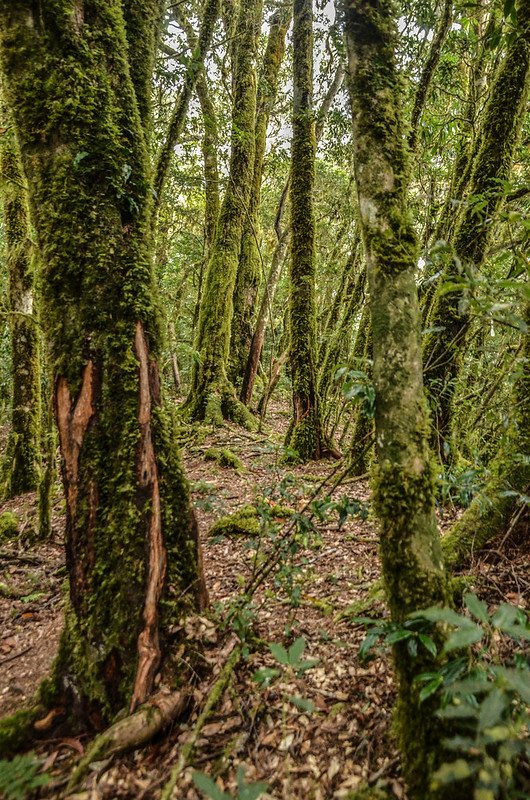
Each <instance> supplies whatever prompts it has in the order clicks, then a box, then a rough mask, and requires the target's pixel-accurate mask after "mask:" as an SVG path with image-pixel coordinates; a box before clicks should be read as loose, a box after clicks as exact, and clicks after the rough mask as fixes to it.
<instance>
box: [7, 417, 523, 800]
mask: <svg viewBox="0 0 530 800" xmlns="http://www.w3.org/2000/svg"><path fill="white" fill-rule="evenodd" d="M287 423H288V411H287V410H286V409H284V408H282V407H281V406H276V407H275V408H273V409H272V411H271V415H270V418H269V420H268V424H269V426H270V429H272V431H273V433H271V432H270V431H268V432H267V433H264V434H248V433H246V432H242V431H241V429H239V428H236V427H233V426H227V427H226V428H224V429H222V430H219V431H216V432H215V433H212V434H210V435H209V436H207V437H206V438H205V439H204V440H203V441H201V442H200V443H198V442H197V441H195V443H192V444H191V445H189V446H188V447H187V449H185V450H184V452H183V457H184V461H185V467H186V472H187V475H188V477H189V479H190V481H191V485H192V492H193V498H194V503H195V507H196V510H197V514H198V517H199V522H200V530H201V539H202V543H203V548H204V558H205V570H206V578H207V583H208V588H209V592H210V599H211V603H212V611H211V612H208V613H206V614H204V615H203V616H202V617H197V618H194V619H190V620H187V621H184V622H183V624H184V625H185V628H186V633H187V636H188V638H189V639H196V640H197V644H198V646H200V648H201V649H202V651H203V658H204V659H205V661H206V662H207V663H208V664H209V665H211V670H210V671H211V677H210V682H209V683H208V682H206V683H205V682H204V681H199V680H198V681H197V685H196V687H195V689H194V701H195V702H194V704H193V707H192V708H191V709H189V710H188V713H187V715H186V718H185V720H184V721H179V722H177V723H175V725H174V726H173V728H172V729H171V730H170V731H169V732H166V733H165V734H164V735H161V736H159V737H158V738H157V739H156V740H154V741H153V742H152V743H150V744H149V745H148V746H146V747H144V748H143V749H141V750H138V751H136V752H132V753H128V754H125V755H123V756H121V757H119V758H115V759H110V760H105V761H101V762H96V763H95V764H94V765H92V766H93V769H92V770H91V772H90V774H89V777H88V778H87V780H86V781H85V783H84V785H83V787H82V788H81V789H80V790H78V792H77V794H75V795H71V797H72V798H73V797H76V798H79V799H80V798H87V800H88V798H91V799H94V800H95V799H96V798H98V799H99V798H101V799H102V798H108V799H109V800H111V798H140V799H141V798H146V799H148V798H149V799H152V800H156V798H158V797H160V793H161V790H162V787H163V786H164V784H165V782H166V781H167V779H168V777H169V772H170V770H171V767H172V765H173V764H174V763H175V761H176V760H177V758H178V754H179V752H180V750H181V747H182V744H183V743H184V742H185V741H186V739H187V738H188V737H189V735H190V730H191V729H192V728H193V725H194V722H195V720H196V718H197V715H198V714H199V713H200V711H201V708H202V706H203V705H204V700H205V697H206V696H207V695H208V691H209V687H210V686H211V683H212V682H213V681H214V680H215V677H216V675H217V674H218V672H219V669H220V666H221V665H222V663H223V662H224V661H225V660H226V657H227V653H228V652H229V651H230V649H231V648H232V647H233V646H234V642H235V636H234V634H233V632H230V630H228V631H227V630H223V624H222V623H223V620H226V617H227V614H228V613H230V608H231V602H233V600H234V598H236V597H237V596H238V593H239V592H240V591H241V586H242V585H243V584H244V583H245V581H246V580H247V579H248V577H249V576H250V574H251V571H252V568H253V565H254V564H255V561H256V542H255V540H254V539H253V538H252V537H248V536H241V535H240V536H231V537H229V538H213V539H212V538H211V537H209V536H208V532H209V530H210V528H211V526H212V524H213V523H214V522H215V520H216V519H218V518H219V517H220V516H222V515H223V514H226V513H232V512H234V511H236V510H237V509H239V508H241V507H242V506H244V505H247V504H252V503H254V502H255V501H257V500H258V499H259V498H263V497H264V496H265V497H266V498H268V500H269V502H270V503H271V504H273V503H279V504H281V505H287V506H289V507H291V508H293V509H294V510H300V509H302V508H303V507H304V505H305V504H306V503H307V502H308V501H309V500H310V499H311V497H312V495H313V493H314V492H315V489H316V487H318V485H319V483H320V482H321V481H322V480H323V479H324V478H325V477H326V475H329V474H330V473H332V472H333V471H334V470H337V465H336V463H334V462H319V463H313V464H309V465H303V466H296V467H289V466H286V465H285V464H283V463H281V454H282V447H281V442H282V437H283V434H284V432H285V429H286V427H287ZM212 446H216V447H228V448H230V450H231V451H232V452H234V453H235V454H237V455H238V456H239V458H240V459H241V460H242V462H243V464H244V470H240V471H235V470H234V469H231V468H224V467H221V466H219V465H217V464H216V463H215V462H212V461H209V460H206V459H205V457H204V455H205V452H206V450H207V449H208V448H209V447H212ZM331 482H332V481H331ZM322 494H323V495H325V494H326V489H324V491H323V493H322ZM321 496H322V495H321ZM341 497H348V498H349V500H350V501H352V500H353V499H354V498H355V499H356V500H357V501H358V503H359V506H360V507H361V508H362V507H363V505H364V504H368V503H369V491H368V486H367V484H366V482H364V481H356V482H346V483H343V484H342V485H341V486H340V487H339V488H338V489H337V490H336V492H335V494H334V496H333V499H335V500H339V499H340V498H341ZM4 510H12V511H14V512H15V513H17V515H18V516H19V519H20V520H21V526H20V536H19V539H18V541H17V542H10V543H4V544H3V545H1V546H0V588H1V589H2V591H0V716H3V715H5V714H7V713H9V712H12V711H14V710H16V709H18V708H20V707H22V706H23V705H24V703H25V701H26V700H28V699H29V698H30V697H31V695H32V693H33V691H34V690H35V689H36V688H37V686H38V685H39V682H40V680H41V679H42V678H43V677H45V675H46V673H47V671H48V670H49V668H50V665H51V663H52V660H53V657H54V653H55V651H56V647H57V642H58V637H59V634H60V630H61V625H62V610H61V609H62V598H63V594H64V579H65V570H64V566H63V550H62V543H61V539H62V525H63V517H62V513H63V501H62V499H61V497H60V494H58V496H57V497H56V499H55V502H54V517H53V534H52V537H51V539H50V540H49V541H47V542H46V543H44V544H42V543H32V531H33V529H34V528H35V497H34V496H33V495H26V496H23V497H20V498H17V499H15V500H13V501H10V502H9V503H6V504H4V505H3V506H1V507H0V511H4ZM453 517H454V513H453V512H450V513H447V512H446V514H445V515H444V516H443V517H442V519H441V524H442V527H444V525H446V524H449V522H450V521H451V519H452V518H453ZM313 522H314V528H313V529H312V530H308V532H307V536H306V537H305V539H304V540H299V542H298V548H297V549H296V552H294V553H293V556H292V559H290V560H288V561H286V562H285V564H284V566H283V569H281V570H280V571H279V572H278V573H276V574H275V575H274V576H273V577H271V578H269V579H268V580H267V581H266V582H265V583H264V584H263V585H262V586H261V587H260V589H259V590H258V592H257V593H256V595H255V598H254V603H253V609H252V613H253V620H252V630H253V635H254V636H255V637H257V639H258V642H257V644H256V640H255V639H254V643H253V645H252V648H251V654H250V655H249V657H248V658H246V659H243V660H242V661H241V662H240V664H239V666H238V667H237V669H236V671H235V673H234V676H233V679H232V681H231V683H230V685H229V688H228V689H227V690H226V691H225V693H224V695H223V697H222V699H221V702H220V703H219V704H218V705H217V706H216V708H215V710H214V712H213V713H212V715H211V717H210V718H209V719H208V720H207V723H206V725H205V726H204V727H203V728H202V731H201V734H200V738H199V740H198V742H197V747H196V750H195V754H194V758H193V765H194V767H195V768H196V769H199V770H204V771H206V772H208V773H210V774H213V775H214V776H216V777H217V781H218V786H219V787H220V788H221V789H222V790H224V791H226V792H227V793H229V794H230V793H232V792H234V790H235V786H236V772H237V769H238V767H239V766H241V765H243V766H244V767H245V770H246V781H248V782H254V781H265V782H266V783H267V784H268V787H269V788H268V794H267V795H265V797H267V798H271V799H274V800H295V799H297V798H299V799H300V800H302V798H303V800H328V799H329V800H331V799H332V798H346V797H348V795H349V794H350V793H351V792H352V790H355V789H358V788H359V787H360V786H363V785H366V784H367V785H369V786H370V787H372V788H373V789H374V790H375V789H376V788H381V789H384V790H385V792H386V796H387V797H394V798H406V793H405V789H404V785H403V783H402V780H401V777H400V764H399V757H398V754H397V751H396V748H395V744H394V741H393V738H392V725H391V721H392V705H393V700H394V695H393V676H392V670H391V665H390V663H389V659H388V656H387V655H386V654H378V655H377V656H376V657H375V658H374V659H373V660H372V661H370V662H369V663H367V664H365V663H361V661H360V660H359V657H358V651H359V646H360V643H361V641H362V639H363V638H364V635H365V632H364V629H363V628H362V626H360V625H358V624H355V623H354V622H353V621H352V620H353V618H354V617H355V616H356V613H355V610H354V609H352V606H354V605H355V604H357V603H362V602H363V601H364V602H366V598H367V593H368V590H369V589H370V588H371V587H372V586H373V584H374V582H376V581H377V580H378V578H379V561H378V554H377V534H376V530H375V527H374V524H373V521H372V520H371V519H370V516H368V517H367V518H364V519H363V518H362V517H361V516H349V517H348V518H347V520H346V521H345V522H344V524H343V525H339V520H338V515H337V513H334V514H330V515H328V517H327V518H326V519H324V520H323V521H320V522H319V521H318V520H313ZM527 533H528V531H526V534H527ZM528 541H529V540H528V536H527V535H526V536H525V535H524V531H523V533H522V534H521V531H519V533H518V535H516V534H515V533H512V534H511V535H510V537H509V538H508V539H507V540H506V541H505V542H504V543H503V546H502V548H500V547H499V548H491V549H490V550H488V551H485V552H484V553H482V554H480V556H479V557H476V558H475V559H474V561H473V563H472V564H471V565H470V567H469V569H468V571H467V574H468V575H469V576H470V586H471V587H474V588H475V590H476V591H477V592H478V593H479V594H480V595H481V597H483V598H484V599H485V600H487V601H488V602H489V603H490V604H492V605H495V604H498V603H499V602H501V601H507V602H511V603H513V604H516V605H519V606H521V607H527V603H528V598H529V593H528V590H529V587H530V582H529V580H528V575H529V574H530V570H529V567H530V552H529V547H528ZM270 546H271V544H270V542H269V543H268V544H267V543H266V542H262V543H261V544H260V548H266V547H270ZM370 614H372V615H375V616H381V615H383V614H385V609H384V604H383V602H382V601H381V600H376V602H375V603H373V604H372V607H371V609H370ZM240 622H241V624H243V622H244V621H240ZM300 638H303V640H304V643H305V646H304V652H303V656H302V660H311V661H314V662H315V663H314V664H312V666H311V668H308V669H307V670H305V671H304V672H302V673H300V674H298V675H297V674H296V673H295V671H293V670H289V669H283V668H282V667H281V665H279V664H278V661H276V660H275V658H274V657H273V654H272V652H271V649H270V646H269V645H270V644H271V643H272V644H273V649H274V644H275V643H281V644H283V645H284V646H285V647H289V646H290V645H291V644H292V643H293V642H294V641H296V640H297V639H300ZM263 668H268V669H276V670H278V673H279V674H275V675H274V676H269V677H271V682H270V684H269V685H260V684H259V683H258V682H257V681H256V680H255V676H256V672H257V671H258V670H260V669H263ZM265 674H266V673H265ZM87 744H88V738H87V737H83V736H81V737H77V738H66V739H56V740H53V741H40V742H37V743H36V744H35V747H34V750H35V752H36V753H37V755H38V756H39V757H40V758H42V759H43V761H45V768H46V769H47V770H48V771H49V772H50V773H51V774H52V776H53V784H51V785H50V786H48V787H47V788H44V789H42V790H40V792H41V794H40V796H42V797H45V796H46V797H59V796H60V795H61V792H62V791H63V790H64V782H65V781H64V778H65V776H67V775H68V773H69V771H70V770H71V768H72V766H73V764H74V763H75V761H76V760H77V759H78V758H79V756H80V755H81V754H82V753H83V752H84V750H85V748H86V746H87ZM37 796H39V795H37ZM61 796H62V795H61ZM233 796H236V795H235V794H234V795H233ZM373 796H374V797H375V796H376V795H373ZM172 797H173V798H186V800H188V799H189V800H195V799H196V798H198V797H200V795H199V794H198V793H197V791H196V789H195V788H194V785H193V782H192V768H187V769H186V770H185V771H184V772H183V774H182V775H181V777H180V778H179V781H178V783H177V786H176V788H175V790H174V792H173V795H172Z"/></svg>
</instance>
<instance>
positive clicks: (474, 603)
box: [464, 592, 489, 622]
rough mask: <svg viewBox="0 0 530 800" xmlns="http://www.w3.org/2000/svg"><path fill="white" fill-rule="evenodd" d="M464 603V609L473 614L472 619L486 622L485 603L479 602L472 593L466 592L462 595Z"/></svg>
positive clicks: (487, 618) (486, 610)
mask: <svg viewBox="0 0 530 800" xmlns="http://www.w3.org/2000/svg"><path fill="white" fill-rule="evenodd" d="M464 603H465V605H466V608H468V609H469V611H470V612H471V613H472V614H473V616H474V617H476V618H477V619H478V621H479V622H488V621H489V616H488V607H487V605H486V603H484V602H483V601H482V600H479V598H478V597H477V595H476V594H473V593H472V592H466V594H465V595H464Z"/></svg>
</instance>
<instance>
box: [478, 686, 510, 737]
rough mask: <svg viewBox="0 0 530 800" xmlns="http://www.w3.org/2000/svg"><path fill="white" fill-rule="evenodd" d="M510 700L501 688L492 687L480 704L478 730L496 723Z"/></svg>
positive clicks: (500, 718)
mask: <svg viewBox="0 0 530 800" xmlns="http://www.w3.org/2000/svg"><path fill="white" fill-rule="evenodd" d="M509 702H510V698H509V696H508V695H507V694H506V692H503V691H502V690H501V689H493V690H492V691H491V692H490V693H489V694H488V695H487V696H486V698H485V699H484V700H483V701H482V703H481V705H480V711H479V715H478V727H479V729H480V730H485V729H486V728H491V727H493V726H494V725H497V724H498V723H499V722H500V721H501V720H502V717H503V714H504V711H505V710H506V707H507V706H508V704H509Z"/></svg>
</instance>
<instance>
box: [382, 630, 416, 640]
mask: <svg viewBox="0 0 530 800" xmlns="http://www.w3.org/2000/svg"><path fill="white" fill-rule="evenodd" d="M411 636H414V633H413V632H412V631H406V630H403V629H401V630H397V631H392V633H389V634H388V636H387V637H386V639H385V641H386V643H387V644H395V643H396V642H402V641H403V639H410V637H411Z"/></svg>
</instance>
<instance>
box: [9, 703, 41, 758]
mask: <svg viewBox="0 0 530 800" xmlns="http://www.w3.org/2000/svg"><path fill="white" fill-rule="evenodd" d="M36 719H38V710H37V709H31V708H30V709H21V710H20V711H17V712H15V713H14V714H10V715H9V716H7V717H3V718H2V719H0V758H8V757H9V756H12V755H15V753H17V752H20V750H21V749H22V748H23V747H24V745H25V744H27V743H28V742H29V741H31V738H32V732H33V723H34V722H35V720H36Z"/></svg>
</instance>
